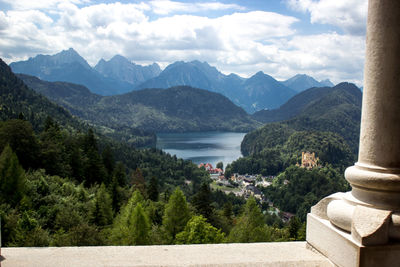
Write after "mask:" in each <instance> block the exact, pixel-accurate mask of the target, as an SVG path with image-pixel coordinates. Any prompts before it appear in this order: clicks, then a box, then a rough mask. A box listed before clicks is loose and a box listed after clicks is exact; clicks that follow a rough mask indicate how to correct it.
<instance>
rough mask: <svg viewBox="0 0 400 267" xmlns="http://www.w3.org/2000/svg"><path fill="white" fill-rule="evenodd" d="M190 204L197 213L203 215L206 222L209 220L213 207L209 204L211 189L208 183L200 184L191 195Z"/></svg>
mask: <svg viewBox="0 0 400 267" xmlns="http://www.w3.org/2000/svg"><path fill="white" fill-rule="evenodd" d="M192 204H193V206H194V207H195V208H196V211H197V212H198V213H199V214H201V215H203V217H204V218H206V219H207V220H208V222H211V216H212V214H213V208H212V206H211V190H210V186H209V185H208V184H206V183H203V184H202V185H201V187H200V191H199V192H198V193H197V194H196V195H195V196H194V197H193V201H192Z"/></svg>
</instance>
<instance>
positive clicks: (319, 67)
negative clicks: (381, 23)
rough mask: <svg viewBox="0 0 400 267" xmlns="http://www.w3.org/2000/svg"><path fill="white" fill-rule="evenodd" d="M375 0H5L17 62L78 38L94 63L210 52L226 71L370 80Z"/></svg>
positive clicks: (9, 54) (5, 39)
mask: <svg viewBox="0 0 400 267" xmlns="http://www.w3.org/2000/svg"><path fill="white" fill-rule="evenodd" d="M366 13H367V0H246V1H239V0H205V1H202V0H190V1H189V0H186V1H184V0H152V1H144V0H129V1H128V0H121V1H119V2H117V1H112V0H103V1H94V0H0V57H1V58H2V59H3V60H5V61H6V62H7V63H11V62H13V61H18V60H26V59H28V58H29V57H33V56H35V55H37V54H55V53H57V52H59V51H61V50H64V49H68V48H70V47H72V48H74V49H75V50H76V51H77V52H78V53H79V54H80V55H81V56H83V57H84V58H85V59H86V60H87V61H88V62H89V64H91V65H95V64H96V63H97V62H98V61H99V60H100V59H101V58H104V59H106V60H109V59H110V58H111V57H112V56H114V55H115V54H120V55H123V56H125V57H127V58H128V59H130V60H132V61H133V62H135V63H137V64H149V63H152V62H157V63H159V64H160V66H161V67H165V66H167V65H168V64H170V63H172V62H174V61H177V60H183V61H191V60H195V59H197V60H200V61H207V62H208V63H209V64H210V65H213V66H215V67H217V68H218V69H219V70H220V71H222V72H223V73H225V74H229V73H231V72H233V73H237V74H239V75H241V76H243V77H249V76H251V75H253V74H255V73H256V72H258V71H260V70H261V71H263V72H265V73H267V74H269V75H272V76H273V77H275V78H276V79H278V80H283V79H287V78H290V77H291V76H293V75H295V74H297V73H305V74H308V75H311V76H313V77H315V78H317V79H319V80H320V79H326V78H329V79H331V80H332V81H333V82H334V83H338V82H341V81H350V82H354V83H356V84H357V85H359V86H360V85H362V80H363V63H364V49H365V27H366Z"/></svg>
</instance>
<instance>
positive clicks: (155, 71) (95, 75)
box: [10, 48, 332, 113]
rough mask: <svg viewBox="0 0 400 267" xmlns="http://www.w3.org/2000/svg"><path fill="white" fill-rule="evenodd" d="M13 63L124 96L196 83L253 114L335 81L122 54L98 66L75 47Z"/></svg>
mask: <svg viewBox="0 0 400 267" xmlns="http://www.w3.org/2000/svg"><path fill="white" fill-rule="evenodd" d="M10 66H11V68H12V69H13V71H14V72H16V73H22V74H28V75H33V76H36V77H38V78H40V79H42V80H46V81H64V82H71V83H75V84H81V85H84V86H86V87H87V88H89V90H90V91H91V92H93V93H96V94H100V95H116V94H123V93H127V92H130V91H133V90H139V89H145V88H165V89H166V88H170V87H173V86H191V87H194V88H201V89H205V90H209V91H212V92H216V93H220V94H222V95H224V96H226V97H228V98H229V99H230V100H231V101H232V102H233V103H235V104H236V105H238V106H240V107H242V108H243V109H245V110H246V111H247V112H248V113H253V112H256V111H258V110H263V109H274V108H278V107H279V106H281V105H282V104H283V103H285V102H286V101H287V100H288V99H289V98H290V97H292V96H293V95H295V94H296V92H299V91H302V90H304V89H307V88H310V87H315V86H317V87H321V86H331V85H332V84H331V83H330V81H329V80H324V81H321V82H318V81H316V80H315V79H313V78H312V77H310V76H307V75H296V76H295V77H293V78H291V79H289V80H287V81H285V82H278V81H276V80H275V79H274V78H273V77H271V76H269V75H267V74H264V73H262V72H258V73H256V74H255V75H254V76H252V77H250V78H248V79H245V78H242V77H240V76H238V75H236V74H230V75H225V74H223V73H221V72H220V71H219V70H217V69H216V68H215V67H212V66H210V65H209V64H208V63H207V62H200V61H197V60H195V61H191V62H183V61H177V62H175V63H173V64H170V65H168V66H167V67H166V68H165V69H164V70H163V71H161V69H160V67H159V66H158V65H157V64H155V63H154V64H152V65H149V66H140V65H136V64H134V63H132V62H130V61H129V60H128V59H126V58H124V57H123V56H120V55H116V56H114V57H113V58H111V59H110V60H109V61H105V60H103V59H102V60H100V61H99V62H98V63H97V65H96V66H95V67H94V68H92V67H90V66H89V64H88V63H87V62H86V61H85V59H83V58H82V57H81V56H80V55H79V54H78V53H77V52H76V51H75V50H73V49H72V48H71V49H69V50H65V51H62V52H60V53H58V54H55V55H52V56H45V55H38V56H36V57H34V58H30V59H29V60H27V61H20V62H15V63H11V64H10Z"/></svg>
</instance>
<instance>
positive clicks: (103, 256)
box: [1, 242, 332, 267]
mask: <svg viewBox="0 0 400 267" xmlns="http://www.w3.org/2000/svg"><path fill="white" fill-rule="evenodd" d="M2 252H3V256H4V257H5V260H3V261H2V262H1V267H21V266H41V267H50V266H51V267H61V266H74V267H81V266H96V267H102V266H125V267H127V266H132V267H133V266H135V267H136V266H209V267H211V266H293V267H295V266H296V267H297V266H300V267H301V266H304V267H308V266H321V267H324V266H332V264H331V263H330V262H329V261H328V260H327V259H326V258H325V257H323V256H322V255H321V254H319V253H316V252H313V251H312V250H310V249H307V248H306V242H285V243H251V244H215V245H180V246H121V247H62V248H55V247H52V248H3V251H2Z"/></svg>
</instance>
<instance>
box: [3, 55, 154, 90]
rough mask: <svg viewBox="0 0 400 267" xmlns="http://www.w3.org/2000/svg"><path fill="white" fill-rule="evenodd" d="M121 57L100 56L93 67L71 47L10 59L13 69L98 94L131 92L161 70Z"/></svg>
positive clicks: (16, 71)
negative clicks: (46, 53) (20, 58)
mask: <svg viewBox="0 0 400 267" xmlns="http://www.w3.org/2000/svg"><path fill="white" fill-rule="evenodd" d="M121 58H122V57H120V56H115V57H114V58H112V59H111V60H109V61H104V60H100V61H99V63H98V64H97V65H96V67H95V68H92V67H91V66H90V65H89V64H88V63H87V61H86V60H85V59H84V58H83V57H81V56H80V55H79V54H78V53H77V52H76V51H75V50H74V49H72V48H70V49H68V50H64V51H62V52H60V53H58V54H55V55H52V56H50V55H38V56H36V57H34V58H29V59H28V60H26V61H19V62H13V63H11V64H10V67H11V69H12V70H13V72H15V73H24V74H28V75H33V76H36V77H38V78H40V79H43V80H46V81H65V82H71V83H76V84H81V85H84V86H86V87H88V88H89V89H90V90H91V91H92V92H94V93H97V94H101V95H114V94H122V93H126V92H130V91H132V90H133V89H134V88H135V86H137V84H139V83H141V82H143V81H144V79H149V78H151V77H154V76H157V75H158V74H159V73H160V67H159V66H158V65H157V64H153V65H150V66H145V67H143V66H140V65H135V64H133V63H131V62H129V61H128V60H124V59H121ZM121 69H123V70H124V71H121ZM127 77H129V78H127Z"/></svg>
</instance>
